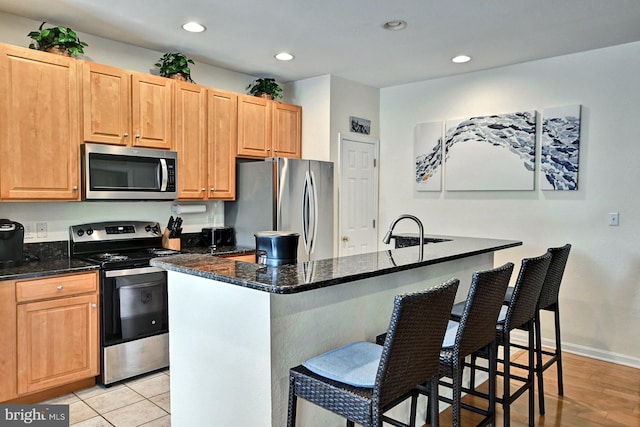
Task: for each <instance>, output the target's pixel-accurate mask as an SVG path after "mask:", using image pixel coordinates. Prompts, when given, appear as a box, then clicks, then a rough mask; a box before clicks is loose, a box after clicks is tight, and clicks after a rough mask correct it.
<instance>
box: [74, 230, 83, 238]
mask: <svg viewBox="0 0 640 427" xmlns="http://www.w3.org/2000/svg"><path fill="white" fill-rule="evenodd" d="M76 234H77V235H78V236H80V237H82V236H84V230H83V229H82V228H79V229H78V231H76Z"/></svg>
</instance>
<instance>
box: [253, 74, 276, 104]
mask: <svg viewBox="0 0 640 427" xmlns="http://www.w3.org/2000/svg"><path fill="white" fill-rule="evenodd" d="M247 90H248V91H249V94H250V95H254V96H260V95H262V94H263V93H264V94H267V95H271V96H272V97H273V98H274V99H280V98H282V88H281V87H280V85H279V84H278V83H276V80H275V79H271V78H263V77H261V78H258V79H256V80H254V81H253V82H251V83H249V86H247Z"/></svg>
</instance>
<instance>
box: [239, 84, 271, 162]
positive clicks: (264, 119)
mask: <svg viewBox="0 0 640 427" xmlns="http://www.w3.org/2000/svg"><path fill="white" fill-rule="evenodd" d="M237 154H238V156H240V157H258V158H265V157H271V109H270V108H269V104H268V101H267V100H266V99H264V98H259V97H257V96H249V95H239V96H238V150H237Z"/></svg>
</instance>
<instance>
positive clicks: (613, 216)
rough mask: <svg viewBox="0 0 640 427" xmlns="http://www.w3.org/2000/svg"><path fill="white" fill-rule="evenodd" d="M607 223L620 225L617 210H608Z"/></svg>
mask: <svg viewBox="0 0 640 427" xmlns="http://www.w3.org/2000/svg"><path fill="white" fill-rule="evenodd" d="M609 225H612V226H618V225H620V217H619V216H618V212H609Z"/></svg>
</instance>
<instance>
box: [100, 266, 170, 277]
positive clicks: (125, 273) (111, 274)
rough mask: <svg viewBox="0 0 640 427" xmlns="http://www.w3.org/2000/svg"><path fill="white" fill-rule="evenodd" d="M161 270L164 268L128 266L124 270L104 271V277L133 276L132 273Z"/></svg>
mask: <svg viewBox="0 0 640 427" xmlns="http://www.w3.org/2000/svg"><path fill="white" fill-rule="evenodd" d="M161 271H165V270H164V269H162V268H159V267H142V268H129V269H126V270H108V271H105V272H104V277H122V276H133V275H134V274H147V273H158V272H161Z"/></svg>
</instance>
